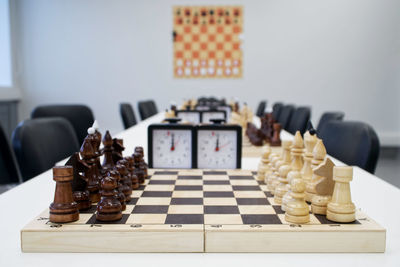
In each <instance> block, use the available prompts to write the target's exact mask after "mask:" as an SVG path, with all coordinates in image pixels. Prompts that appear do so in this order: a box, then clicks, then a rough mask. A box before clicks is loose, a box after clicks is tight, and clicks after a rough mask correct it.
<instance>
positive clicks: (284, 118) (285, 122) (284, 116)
mask: <svg viewBox="0 0 400 267" xmlns="http://www.w3.org/2000/svg"><path fill="white" fill-rule="evenodd" d="M293 112H294V105H285V106H283V107H282V109H281V112H280V114H279V117H278V122H279V123H280V124H281V126H282V129H285V130H287V128H288V126H289V122H290V119H291V118H292V115H293Z"/></svg>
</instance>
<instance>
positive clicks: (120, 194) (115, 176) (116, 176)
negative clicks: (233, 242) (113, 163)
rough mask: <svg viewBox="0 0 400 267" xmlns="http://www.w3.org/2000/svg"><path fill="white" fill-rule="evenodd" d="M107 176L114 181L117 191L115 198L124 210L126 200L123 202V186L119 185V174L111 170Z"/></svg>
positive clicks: (115, 170)
mask: <svg viewBox="0 0 400 267" xmlns="http://www.w3.org/2000/svg"><path fill="white" fill-rule="evenodd" d="M108 173H109V176H111V177H112V178H113V179H115V180H116V181H117V189H116V190H115V191H116V195H115V196H116V197H117V199H118V201H119V202H120V203H121V209H122V210H125V209H126V202H125V201H126V200H125V195H124V193H123V192H122V187H123V184H122V183H121V175H120V174H119V172H118V171H117V169H115V168H114V169H113V170H109V171H108Z"/></svg>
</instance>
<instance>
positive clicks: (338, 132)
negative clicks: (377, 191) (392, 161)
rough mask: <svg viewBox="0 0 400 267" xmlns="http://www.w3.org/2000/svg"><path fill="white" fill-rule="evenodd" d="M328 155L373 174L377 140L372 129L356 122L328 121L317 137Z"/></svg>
mask: <svg viewBox="0 0 400 267" xmlns="http://www.w3.org/2000/svg"><path fill="white" fill-rule="evenodd" d="M318 137H319V138H321V139H322V141H323V142H324V144H325V147H326V151H327V153H328V154H329V155H331V156H333V157H335V158H337V159H338V160H340V161H343V162H344V163H346V164H348V165H356V166H358V167H360V168H363V169H364V170H366V171H368V172H370V173H372V174H373V173H374V172H375V168H376V163H377V161H378V157H379V148H380V147H379V139H378V136H377V135H376V133H375V131H374V129H373V128H372V127H371V126H369V125H368V124H366V123H363V122H357V121H335V120H332V121H329V122H327V123H326V124H325V125H324V127H323V128H322V130H321V132H320V133H319V135H318Z"/></svg>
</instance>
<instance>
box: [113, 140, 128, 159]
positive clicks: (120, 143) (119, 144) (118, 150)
mask: <svg viewBox="0 0 400 267" xmlns="http://www.w3.org/2000/svg"><path fill="white" fill-rule="evenodd" d="M124 150H125V147H124V140H122V139H118V138H114V139H113V144H112V158H113V161H114V164H117V162H118V161H119V160H121V159H123V156H122V152H123V151H124Z"/></svg>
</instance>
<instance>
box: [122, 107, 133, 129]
mask: <svg viewBox="0 0 400 267" xmlns="http://www.w3.org/2000/svg"><path fill="white" fill-rule="evenodd" d="M119 112H120V113H121V118H122V122H123V124H124V128H125V129H128V128H130V127H132V126H134V125H136V123H137V121H136V116H135V112H134V111H133V108H132V105H131V104H129V103H121V104H120V105H119Z"/></svg>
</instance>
